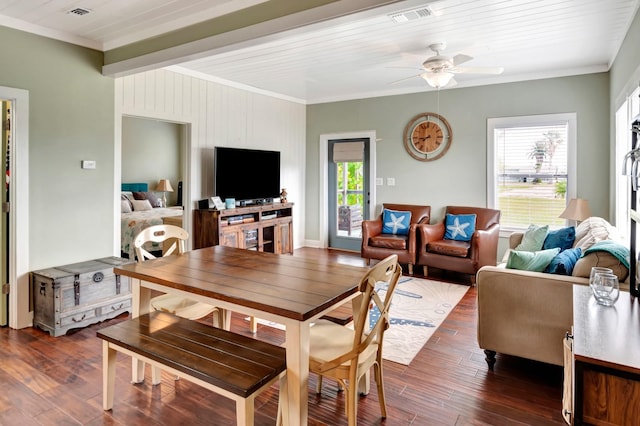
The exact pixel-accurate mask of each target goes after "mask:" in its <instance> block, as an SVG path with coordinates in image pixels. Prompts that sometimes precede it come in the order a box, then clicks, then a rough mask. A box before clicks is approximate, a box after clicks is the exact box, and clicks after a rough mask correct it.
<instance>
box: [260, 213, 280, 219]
mask: <svg viewBox="0 0 640 426" xmlns="http://www.w3.org/2000/svg"><path fill="white" fill-rule="evenodd" d="M276 217H278V214H277V213H269V214H263V215H262V220H268V219H275V218H276Z"/></svg>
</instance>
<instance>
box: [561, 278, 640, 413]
mask: <svg viewBox="0 0 640 426" xmlns="http://www.w3.org/2000/svg"><path fill="white" fill-rule="evenodd" d="M573 359H574V400H573V403H574V406H573V412H574V416H573V424H574V425H582V424H594V425H605V424H606V425H635V424H639V423H640V302H639V301H638V300H637V299H636V298H634V297H631V296H630V294H629V293H628V292H626V291H621V292H620V298H619V299H618V301H617V302H616V304H615V305H614V306H613V307H607V306H600V305H598V304H597V303H596V301H595V299H594V298H593V297H592V294H591V289H590V288H589V287H588V286H584V285H577V284H574V286H573Z"/></svg>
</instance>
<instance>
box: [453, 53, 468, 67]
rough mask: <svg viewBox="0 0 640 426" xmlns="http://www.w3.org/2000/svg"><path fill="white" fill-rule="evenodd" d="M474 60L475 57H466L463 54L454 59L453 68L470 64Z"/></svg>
mask: <svg viewBox="0 0 640 426" xmlns="http://www.w3.org/2000/svg"><path fill="white" fill-rule="evenodd" d="M472 59H473V56H469V55H464V54H462V53H459V54H457V55H456V56H454V57H453V66H454V67H455V66H458V65H460V64H464V63H465V62H469V61H470V60H472Z"/></svg>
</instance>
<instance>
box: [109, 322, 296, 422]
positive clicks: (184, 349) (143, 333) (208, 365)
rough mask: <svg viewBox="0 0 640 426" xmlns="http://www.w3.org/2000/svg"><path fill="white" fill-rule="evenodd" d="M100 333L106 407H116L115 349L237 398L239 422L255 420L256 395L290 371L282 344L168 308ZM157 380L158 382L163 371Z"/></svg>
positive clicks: (121, 323)
mask: <svg viewBox="0 0 640 426" xmlns="http://www.w3.org/2000/svg"><path fill="white" fill-rule="evenodd" d="M97 336H98V337H99V338H101V339H103V342H102V357H103V359H102V368H103V371H102V380H103V384H102V390H103V394H102V406H103V409H104V410H111V409H112V408H113V397H114V387H115V372H116V353H117V352H122V353H124V354H126V355H129V356H131V357H133V358H137V359H139V360H141V361H144V362H145V363H148V364H150V365H151V366H153V367H157V368H161V369H162V370H165V371H168V372H170V373H171V374H175V375H176V376H178V377H182V378H184V379H186V380H189V381H191V382H193V383H196V384H198V385H201V386H203V387H204V388H206V389H209V390H211V391H213V392H215V393H217V394H220V395H223V396H225V397H227V398H231V399H233V400H234V401H235V402H236V417H237V424H238V425H253V417H254V400H255V396H257V395H258V394H259V393H260V392H262V391H263V390H265V389H267V388H268V387H270V386H271V385H272V384H273V383H274V382H275V381H276V380H278V378H280V377H281V376H283V375H284V374H285V371H286V356H285V349H284V348H283V347H279V346H275V345H272V344H270V343H266V342H262V341H260V340H256V339H252V338H249V337H246V336H242V335H240V334H236V333H232V332H230V331H226V330H222V329H220V328H215V327H211V326H207V325H204V324H201V323H198V322H196V321H190V320H187V319H183V318H180V317H177V316H175V315H172V314H169V313H166V312H160V311H157V312H152V313H149V314H145V315H141V316H139V317H138V318H134V319H130V320H126V321H123V322H120V323H118V324H115V325H112V326H108V327H105V328H103V329H101V330H99V331H98V332H97ZM153 381H154V382H155V381H157V382H158V383H159V381H160V380H159V375H158V379H155V378H154V380H153ZM153 384H157V383H153Z"/></svg>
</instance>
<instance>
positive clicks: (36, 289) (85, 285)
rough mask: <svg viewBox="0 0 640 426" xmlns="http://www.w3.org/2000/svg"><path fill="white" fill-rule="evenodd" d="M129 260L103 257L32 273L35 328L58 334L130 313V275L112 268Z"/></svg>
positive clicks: (53, 334) (54, 334) (129, 261)
mask: <svg viewBox="0 0 640 426" xmlns="http://www.w3.org/2000/svg"><path fill="white" fill-rule="evenodd" d="M132 262H133V261H132V260H129V259H123V258H120V257H105V258H102V259H95V260H89V261H86V262H80V263H74V264H71V265H64V266H58V267H55V268H48V269H42V270H40V271H34V272H32V273H31V286H32V287H31V289H32V294H33V308H34V317H33V325H34V327H39V328H41V329H43V330H45V331H48V332H49V333H50V334H51V335H52V336H54V337H57V336H61V335H63V334H66V333H67V331H69V330H70V329H72V328H79V327H86V326H88V325H90V324H95V323H97V322H100V321H104V320H106V319H110V318H114V317H116V316H118V315H120V314H121V313H123V312H131V285H130V283H129V278H128V277H122V276H120V275H116V274H114V273H113V268H114V266H119V265H124V264H127V263H132Z"/></svg>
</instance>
